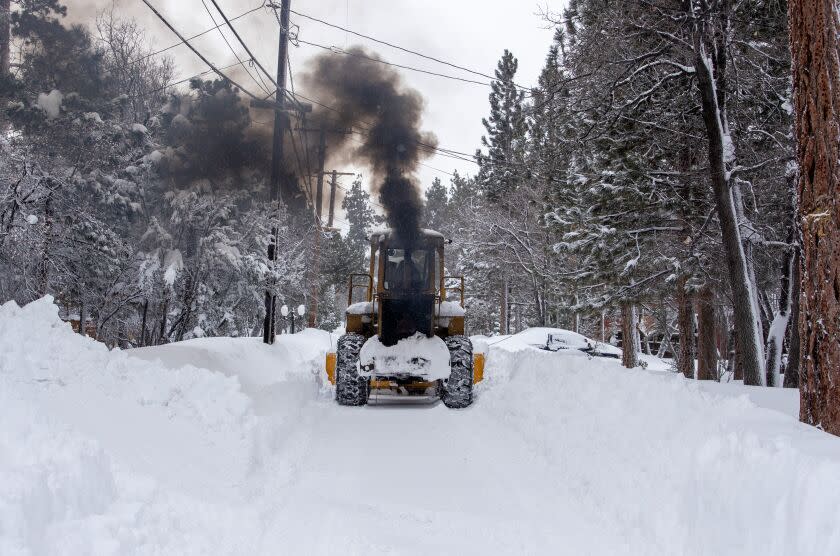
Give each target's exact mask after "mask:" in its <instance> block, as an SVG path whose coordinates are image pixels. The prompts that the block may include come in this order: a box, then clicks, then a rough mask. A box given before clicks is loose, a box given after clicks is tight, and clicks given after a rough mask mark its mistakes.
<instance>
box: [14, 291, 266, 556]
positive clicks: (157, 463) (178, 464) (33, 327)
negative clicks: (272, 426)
mask: <svg viewBox="0 0 840 556" xmlns="http://www.w3.org/2000/svg"><path fill="white" fill-rule="evenodd" d="M256 425H257V421H256V418H255V416H254V413H253V410H252V407H251V401H250V399H249V398H248V397H247V396H245V395H244V394H243V393H242V392H241V390H240V386H239V383H238V381H237V380H236V379H235V378H228V377H225V376H224V375H222V374H220V373H213V372H209V371H207V370H202V369H198V368H196V367H193V366H182V367H179V368H176V369H167V368H164V367H163V366H160V365H154V364H150V363H148V362H146V361H142V360H140V359H136V358H132V357H129V356H128V355H126V354H125V353H124V352H119V351H110V352H109V351H108V350H107V349H106V348H105V347H104V346H103V345H102V344H99V343H97V342H94V341H92V340H90V339H88V338H84V337H82V336H80V335H78V334H74V333H73V331H72V329H71V328H70V325H69V324H66V323H63V322H61V321H60V320H59V318H58V312H57V308H56V306H55V305H54V304H53V303H52V299H50V298H44V299H42V300H40V301H36V302H33V303H30V304H29V305H26V306H25V307H23V308H20V307H18V306H17V305H16V304H15V303H14V302H8V303H6V304H4V305H2V306H0V554H3V555H4V556H5V555H17V554H21V555H22V554H50V555H53V554H132V553H159V554H200V553H204V554H206V553H222V552H225V547H227V550H228V553H231V552H232V551H233V550H234V549H238V548H237V547H235V546H233V545H231V539H238V538H239V535H240V534H241V533H242V532H245V531H248V532H250V533H252V534H256V531H255V530H254V525H251V524H250V520H257V516H256V515H255V513H254V511H253V510H252V509H249V508H247V507H246V506H244V505H243V504H242V503H241V501H238V500H237V495H236V494H235V493H236V489H235V487H236V485H239V484H241V483H242V481H244V480H245V479H246V478H247V477H248V476H249V471H250V470H251V469H252V467H253V465H254V464H255V461H254V458H255V457H256V455H257V454H258V453H259V450H260V449H261V446H260V444H259V439H260V436H259V430H258V428H257V426H256ZM232 531H237V533H236V535H233V534H232ZM245 546H246V547H247V545H245Z"/></svg>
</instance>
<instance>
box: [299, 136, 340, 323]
mask: <svg viewBox="0 0 840 556" xmlns="http://www.w3.org/2000/svg"><path fill="white" fill-rule="evenodd" d="M300 131H303V132H317V133H318V171H317V173H316V176H317V178H318V185H317V190H316V191H315V242H314V246H313V253H312V266H311V267H310V275H309V293H310V302H309V319H308V321H307V323H308V326H309V327H310V328H314V327H315V324H316V322H317V320H318V297H319V296H320V288H319V287H318V276H319V274H320V272H321V234H322V233H323V222H322V220H321V218H322V215H323V205H324V163H325V161H326V159H327V133H340V134H349V133H352V131H351V130H346V129H327V127H326V126H325V125H324V124H323V123H321V126H320V127H319V128H317V129H313V128H305V127H304V128H300Z"/></svg>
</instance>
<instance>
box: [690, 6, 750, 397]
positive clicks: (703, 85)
mask: <svg viewBox="0 0 840 556" xmlns="http://www.w3.org/2000/svg"><path fill="white" fill-rule="evenodd" d="M721 6H722V7H721V8H719V9H720V10H721V15H720V17H721V19H722V20H724V21H725V19H726V18H727V17H728V14H727V13H726V12H727V11H728V7H727V2H722V4H721ZM694 16H695V24H694V54H695V60H694V67H695V70H696V74H697V88H698V90H699V92H700V99H701V105H702V113H703V122H704V124H705V127H706V136H707V139H708V156H709V174H710V178H711V182H712V189H713V191H714V197H715V208H716V209H717V215H718V220H719V222H720V229H721V236H722V240H723V250H724V253H725V256H726V266H727V269H728V275H729V281H730V284H731V287H732V295H733V298H734V307H733V309H734V316H735V319H734V321H735V328H736V329H737V333H736V335H735V341H736V343H737V345H738V348H739V349H738V350H737V351H738V352H740V355H741V361H742V363H743V369H744V384H750V385H759V386H763V385H764V353H763V352H764V346H763V336H762V334H761V324H760V320H759V315H758V307H757V306H756V299H757V298H756V295H755V291H754V289H755V284H753V283H752V281H751V280H750V273H749V264H748V262H747V258H746V254H745V253H744V248H743V247H744V246H743V244H742V241H741V233H740V230H739V223H738V218H737V214H736V209H735V203H734V200H733V198H732V187H731V177H730V171H729V169H728V168H727V164H730V165H732V164H734V162H735V158H734V157H735V154H734V147H733V146H732V141H731V139H730V138H729V133H728V128H727V125H726V105H725V99H724V97H723V92H722V91H724V90H725V87H724V86H722V85H723V84H722V83H719V82H720V81H722V80H723V79H724V77H725V66H724V60H725V59H726V55H725V52H723V50H724V49H723V48H722V47H719V48H717V50H716V55H715V62H714V69H713V67H712V66H713V62H712V60H711V58H710V57H709V55H708V54H707V51H706V43H707V41H708V37H709V36H710V35H711V31H710V29H709V28H708V26H709V23H708V22H707V21H706V18H705V17H706V16H704V15H703V14H700V13H695V14H694ZM722 27H723V29H721V30H719V31H718V33H719V34H723V35H725V34H726V32H727V29H728V25H727V24H725V23H724V24H723V25H722ZM716 79H717V81H718V83H716ZM719 101H720V102H719Z"/></svg>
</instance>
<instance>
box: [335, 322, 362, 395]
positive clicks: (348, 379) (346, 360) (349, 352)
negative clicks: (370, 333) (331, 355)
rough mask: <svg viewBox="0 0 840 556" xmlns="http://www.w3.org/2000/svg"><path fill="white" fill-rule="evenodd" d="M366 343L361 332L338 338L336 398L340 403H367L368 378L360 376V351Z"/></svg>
mask: <svg viewBox="0 0 840 556" xmlns="http://www.w3.org/2000/svg"><path fill="white" fill-rule="evenodd" d="M364 343H365V337H364V336H362V335H361V334H345V335H343V336H342V337H341V338H339V339H338V348H337V349H336V363H335V400H336V401H337V402H338V405H365V404H366V403H367V400H368V392H369V388H368V380H367V378H365V377H360V376H359V351H361V349H362V345H363V344H364Z"/></svg>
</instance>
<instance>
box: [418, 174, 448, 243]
mask: <svg viewBox="0 0 840 556" xmlns="http://www.w3.org/2000/svg"><path fill="white" fill-rule="evenodd" d="M423 214H424V217H425V219H426V226H427V227H428V228H430V229H432V230H436V231H438V232H441V233H443V234H445V235H446V234H447V232H448V231H449V229H448V228H449V225H450V215H449V198H448V196H447V192H446V187H444V185H443V183H441V181H440V178H435V179H434V181H433V182H432V185H431V186H430V187H429V188H428V189H427V190H426V206H425V208H424V209H423Z"/></svg>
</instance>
